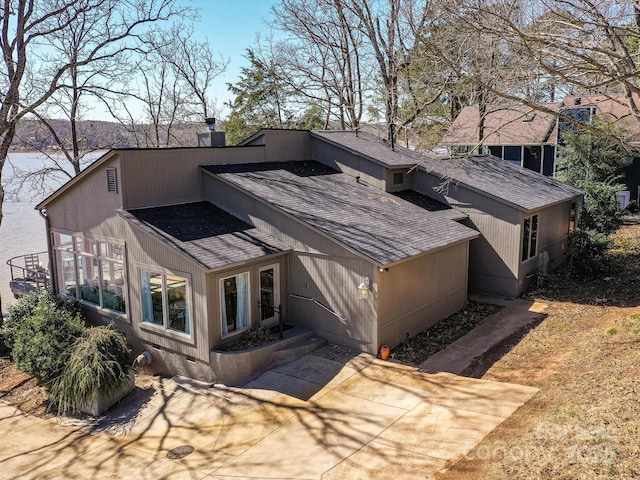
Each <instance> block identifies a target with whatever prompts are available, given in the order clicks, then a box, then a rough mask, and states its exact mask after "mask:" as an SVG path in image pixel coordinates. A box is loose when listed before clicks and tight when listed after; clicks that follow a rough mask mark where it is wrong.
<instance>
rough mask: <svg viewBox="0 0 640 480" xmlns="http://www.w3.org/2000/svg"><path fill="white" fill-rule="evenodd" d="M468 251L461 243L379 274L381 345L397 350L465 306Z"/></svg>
mask: <svg viewBox="0 0 640 480" xmlns="http://www.w3.org/2000/svg"><path fill="white" fill-rule="evenodd" d="M468 249H469V242H463V243H460V244H458V245H454V246H451V247H448V248H444V249H442V250H439V251H437V252H433V253H430V254H427V255H422V256H420V257H417V258H414V259H411V260H408V261H405V262H401V263H398V264H396V265H392V266H391V267H390V268H389V271H384V272H380V273H379V275H378V282H379V289H380V295H379V299H378V321H379V324H380V326H379V329H380V334H379V341H380V344H386V345H389V346H391V347H393V346H396V345H398V344H399V343H401V342H403V341H404V340H405V339H406V337H407V334H408V335H409V336H413V335H415V334H416V333H419V332H421V331H424V330H426V329H427V328H430V327H431V326H433V325H434V324H435V323H436V322H438V321H440V320H442V319H443V318H445V317H446V316H448V315H450V314H452V313H453V312H456V311H458V310H459V309H460V308H462V307H463V306H464V304H465V303H466V300H467V262H468Z"/></svg>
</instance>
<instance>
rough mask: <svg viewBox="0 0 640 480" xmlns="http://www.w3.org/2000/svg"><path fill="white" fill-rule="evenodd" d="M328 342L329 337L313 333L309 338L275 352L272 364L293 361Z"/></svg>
mask: <svg viewBox="0 0 640 480" xmlns="http://www.w3.org/2000/svg"><path fill="white" fill-rule="evenodd" d="M326 344H327V339H326V338H323V337H320V336H318V335H312V336H309V337H308V338H304V339H302V340H299V341H298V342H295V343H291V344H289V345H285V346H283V347H282V348H281V349H280V350H276V351H275V352H273V356H272V357H271V361H272V365H280V364H282V363H286V362H291V361H293V360H297V359H298V358H301V357H303V356H305V355H306V354H308V353H311V352H313V351H314V350H317V349H319V348H321V347H324V346H325V345H326Z"/></svg>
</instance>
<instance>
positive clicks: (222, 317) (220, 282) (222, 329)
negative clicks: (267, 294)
mask: <svg viewBox="0 0 640 480" xmlns="http://www.w3.org/2000/svg"><path fill="white" fill-rule="evenodd" d="M242 275H246V277H247V280H246V307H247V308H246V310H247V313H246V325H243V326H242V328H238V327H237V326H236V328H235V329H234V330H232V331H228V327H226V325H228V322H227V323H226V324H225V318H226V313H225V312H224V311H223V308H224V309H225V310H226V302H225V288H224V281H225V280H228V279H230V278H236V277H239V276H242ZM218 288H219V290H220V296H219V298H220V308H219V312H220V333H221V337H222V338H229V337H233V336H235V335H238V334H240V333H242V332H245V331H247V330H249V328H251V314H252V308H251V298H252V297H251V272H250V271H249V270H245V271H242V272H239V273H236V274H233V275H226V276H224V277H220V279H219V280H218Z"/></svg>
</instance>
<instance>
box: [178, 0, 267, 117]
mask: <svg viewBox="0 0 640 480" xmlns="http://www.w3.org/2000/svg"><path fill="white" fill-rule="evenodd" d="M185 3H190V4H192V5H193V6H195V7H196V8H198V9H199V10H200V11H201V17H202V19H201V21H200V22H197V23H195V24H194V39H197V40H201V41H202V40H204V39H205V38H206V39H208V40H209V42H210V43H211V45H212V47H213V51H214V52H216V53H217V52H220V53H222V55H223V56H224V57H228V58H229V59H230V63H229V67H228V68H227V72H226V73H225V74H224V75H222V76H220V77H219V78H217V79H216V81H215V82H214V86H215V96H216V97H217V104H218V106H220V107H221V106H222V104H223V103H224V102H226V101H228V100H231V99H232V98H231V97H232V96H231V95H230V94H229V92H228V90H227V83H234V82H235V81H236V80H237V79H238V77H239V75H240V68H241V67H243V66H245V65H246V64H247V63H248V62H247V60H246V59H245V58H244V56H243V55H245V53H246V50H247V48H250V47H252V46H253V45H254V44H255V41H256V34H257V33H260V34H261V35H263V36H264V35H268V34H269V33H270V29H269V27H268V26H267V25H266V23H265V20H267V19H268V18H269V17H270V13H271V7H272V5H273V4H275V3H277V0H191V2H189V1H188V0H185Z"/></svg>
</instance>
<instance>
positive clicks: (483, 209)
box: [413, 171, 521, 296]
mask: <svg viewBox="0 0 640 480" xmlns="http://www.w3.org/2000/svg"><path fill="white" fill-rule="evenodd" d="M413 185H414V189H415V190H417V191H419V192H422V193H424V194H425V195H430V196H433V197H434V198H437V199H439V200H441V201H444V202H445V203H448V204H449V205H451V206H452V207H453V208H456V209H458V210H460V211H462V212H464V213H465V214H467V215H468V216H469V220H467V221H465V222H464V223H465V224H466V225H468V226H470V227H472V228H474V229H476V230H477V231H479V232H480V233H481V236H480V237H478V238H477V239H475V240H472V241H471V245H470V247H469V249H470V250H469V289H470V290H471V291H481V292H487V293H493V294H498V295H508V296H515V295H516V293H515V292H516V291H517V284H518V274H519V271H520V238H521V237H520V235H521V213H520V211H518V210H517V209H515V208H513V207H511V206H509V205H505V204H503V203H500V202H498V201H496V200H494V199H492V198H491V197H488V196H486V195H481V194H479V193H477V192H474V191H472V190H469V189H467V188H465V187H464V186H461V185H456V184H455V183H453V182H452V183H450V184H446V183H443V181H442V180H441V179H439V178H437V177H436V176H434V175H431V174H429V173H427V172H424V171H419V172H417V174H416V175H415V177H414V178H413ZM434 188H436V189H438V192H439V193H438V192H436V191H435V190H434Z"/></svg>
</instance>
